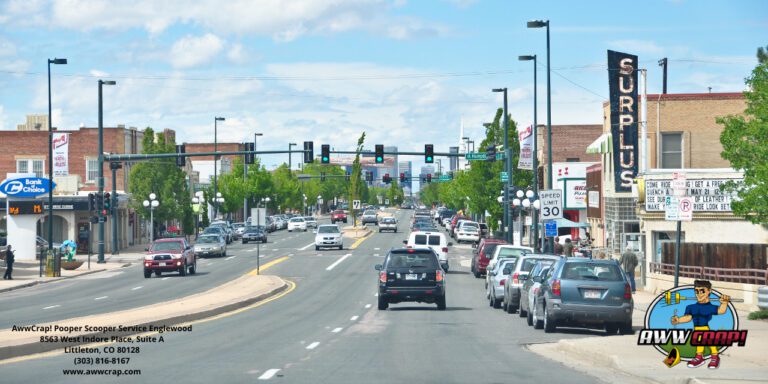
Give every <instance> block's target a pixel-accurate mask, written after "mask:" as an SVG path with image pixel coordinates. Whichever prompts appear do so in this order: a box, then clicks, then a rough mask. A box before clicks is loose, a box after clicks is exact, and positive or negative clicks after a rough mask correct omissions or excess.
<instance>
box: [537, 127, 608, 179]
mask: <svg viewBox="0 0 768 384" xmlns="http://www.w3.org/2000/svg"><path fill="white" fill-rule="evenodd" d="M602 133H603V126H602V125H600V124H565V125H553V126H552V163H566V162H567V163H578V162H587V163H594V162H598V161H600V156H599V155H597V154H592V153H585V152H584V148H586V147H587V146H588V145H589V144H590V143H592V142H593V141H595V139H597V138H598V137H600V135H601V134H602ZM536 143H537V144H536V149H537V152H538V153H537V156H538V159H539V187H540V188H541V189H551V187H550V186H549V181H548V177H547V175H548V172H549V171H548V169H547V167H548V157H549V150H548V146H547V145H548V144H547V126H546V125H545V124H539V126H538V129H537V130H536ZM556 179H557V177H556V174H555V173H553V174H552V182H553V183H554V182H555V180H556Z"/></svg>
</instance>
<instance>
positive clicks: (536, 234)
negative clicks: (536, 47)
mask: <svg viewBox="0 0 768 384" xmlns="http://www.w3.org/2000/svg"><path fill="white" fill-rule="evenodd" d="M518 60H520V61H531V60H532V61H533V131H532V133H531V134H532V135H533V167H532V168H533V193H534V194H535V195H536V196H538V195H539V149H538V141H539V137H538V135H539V134H538V130H539V123H538V104H537V97H536V95H537V93H538V92H537V90H538V85H537V82H536V77H537V76H536V73H537V64H536V63H537V61H536V55H525V56H518ZM538 219H539V218H538V216H533V218H532V220H533V238H535V239H538V238H539V225H538V221H539V220H538Z"/></svg>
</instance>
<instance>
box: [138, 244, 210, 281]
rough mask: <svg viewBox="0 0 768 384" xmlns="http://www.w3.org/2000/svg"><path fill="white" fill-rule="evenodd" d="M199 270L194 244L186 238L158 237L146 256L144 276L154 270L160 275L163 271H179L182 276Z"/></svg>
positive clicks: (156, 274) (147, 275)
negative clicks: (190, 243)
mask: <svg viewBox="0 0 768 384" xmlns="http://www.w3.org/2000/svg"><path fill="white" fill-rule="evenodd" d="M187 270H189V273H190V274H192V275H194V274H195V272H197V258H196V257H195V252H194V250H193V249H192V246H191V245H189V243H187V240H186V239H184V238H173V239H158V240H155V242H154V243H152V246H151V247H149V248H147V254H146V255H145V256H144V277H145V278H147V279H148V278H150V277H151V276H152V272H154V273H155V276H160V275H161V274H162V273H163V272H179V274H180V275H181V276H186V275H187Z"/></svg>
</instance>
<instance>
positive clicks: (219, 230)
mask: <svg viewBox="0 0 768 384" xmlns="http://www.w3.org/2000/svg"><path fill="white" fill-rule="evenodd" d="M209 234H214V235H219V236H222V237H224V241H226V242H227V244H229V243H231V242H232V240H231V238H230V237H229V232H227V230H226V228H224V227H221V226H216V227H208V228H206V229H204V230H203V235H209Z"/></svg>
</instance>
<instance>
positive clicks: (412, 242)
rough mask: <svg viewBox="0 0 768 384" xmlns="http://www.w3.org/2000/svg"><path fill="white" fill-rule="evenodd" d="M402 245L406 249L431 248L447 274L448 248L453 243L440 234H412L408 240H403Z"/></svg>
mask: <svg viewBox="0 0 768 384" xmlns="http://www.w3.org/2000/svg"><path fill="white" fill-rule="evenodd" d="M403 243H405V245H406V246H407V247H408V248H424V247H429V248H432V250H433V251H434V252H435V254H436V255H437V259H438V260H439V261H440V266H441V267H443V270H445V271H446V272H448V247H450V246H452V245H453V243H449V242H448V240H446V238H445V235H443V234H442V233H440V232H412V233H411V235H410V236H408V240H403Z"/></svg>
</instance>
